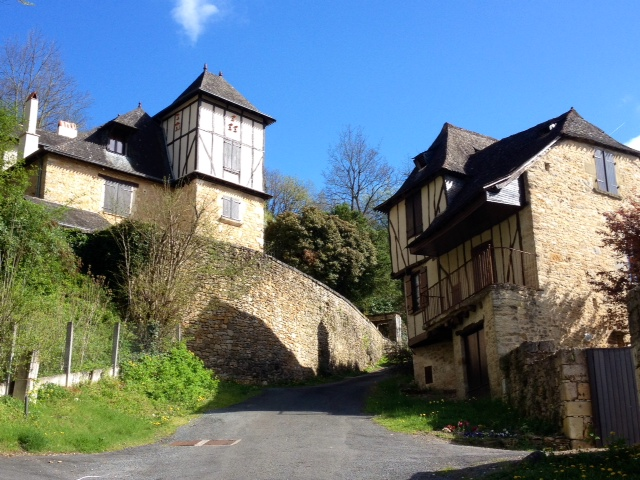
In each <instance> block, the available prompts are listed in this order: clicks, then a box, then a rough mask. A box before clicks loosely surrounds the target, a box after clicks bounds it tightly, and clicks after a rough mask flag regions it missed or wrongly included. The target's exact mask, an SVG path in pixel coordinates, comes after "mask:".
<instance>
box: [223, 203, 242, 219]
mask: <svg viewBox="0 0 640 480" xmlns="http://www.w3.org/2000/svg"><path fill="white" fill-rule="evenodd" d="M222 216H223V217H224V218H228V219H230V220H234V221H236V222H239V221H240V201H239V200H236V199H235V198H232V197H222Z"/></svg>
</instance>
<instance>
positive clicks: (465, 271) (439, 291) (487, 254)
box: [423, 245, 538, 329]
mask: <svg viewBox="0 0 640 480" xmlns="http://www.w3.org/2000/svg"><path fill="white" fill-rule="evenodd" d="M497 284H511V285H520V286H525V287H531V288H538V274H537V268H536V256H535V255H534V254H532V253H528V252H523V251H521V250H516V249H513V248H505V247H493V246H491V245H488V246H486V247H484V248H482V249H481V250H479V251H474V253H473V258H472V259H471V260H469V261H468V262H467V263H465V264H464V265H462V266H461V267H460V268H458V269H456V270H454V271H453V272H451V273H450V274H449V275H447V276H446V277H444V278H442V279H441V280H440V281H439V282H438V283H436V284H435V285H433V286H432V287H431V288H429V289H428V290H427V291H426V292H423V295H424V294H425V293H426V298H425V304H426V308H425V311H424V314H425V316H424V319H425V325H424V326H425V329H426V328H428V327H431V326H432V325H434V324H435V323H437V321H438V320H439V318H440V317H442V316H443V315H445V314H447V313H450V312H452V311H454V310H456V309H458V308H462V307H463V306H465V303H466V302H465V300H467V299H468V298H470V297H472V296H473V295H474V294H476V293H478V292H480V291H481V290H483V289H484V288H486V287H488V286H489V285H497ZM423 298H424V297H423Z"/></svg>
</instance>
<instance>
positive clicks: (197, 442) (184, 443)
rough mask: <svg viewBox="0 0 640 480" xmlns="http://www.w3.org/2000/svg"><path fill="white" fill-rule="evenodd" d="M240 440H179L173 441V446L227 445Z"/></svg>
mask: <svg viewBox="0 0 640 480" xmlns="http://www.w3.org/2000/svg"><path fill="white" fill-rule="evenodd" d="M239 441H240V440H179V441H176V442H172V443H171V446H172V447H202V446H208V447H227V446H230V445H235V444H236V443H238V442H239Z"/></svg>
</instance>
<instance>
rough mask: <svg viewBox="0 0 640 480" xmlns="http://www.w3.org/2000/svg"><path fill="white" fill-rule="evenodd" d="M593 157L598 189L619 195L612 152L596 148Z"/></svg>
mask: <svg viewBox="0 0 640 480" xmlns="http://www.w3.org/2000/svg"><path fill="white" fill-rule="evenodd" d="M595 159H596V181H597V183H598V187H597V188H598V190H600V191H601V192H607V193H611V194H613V195H619V193H618V182H617V181H616V164H615V162H614V160H613V153H610V152H605V151H604V150H596V152H595Z"/></svg>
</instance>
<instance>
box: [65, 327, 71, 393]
mask: <svg viewBox="0 0 640 480" xmlns="http://www.w3.org/2000/svg"><path fill="white" fill-rule="evenodd" d="M72 352H73V322H69V323H67V342H66V345H65V350H64V373H65V375H66V377H67V378H66V380H65V387H68V386H69V381H70V380H71V354H72Z"/></svg>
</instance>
